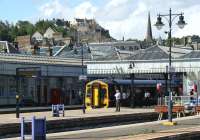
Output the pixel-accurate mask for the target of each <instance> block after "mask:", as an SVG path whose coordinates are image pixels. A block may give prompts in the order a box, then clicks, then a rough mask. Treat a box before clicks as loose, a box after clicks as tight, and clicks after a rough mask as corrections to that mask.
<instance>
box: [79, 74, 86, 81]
mask: <svg viewBox="0 0 200 140" xmlns="http://www.w3.org/2000/svg"><path fill="white" fill-rule="evenodd" d="M79 80H87V75H79Z"/></svg>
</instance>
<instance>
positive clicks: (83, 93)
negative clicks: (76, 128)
mask: <svg viewBox="0 0 200 140" xmlns="http://www.w3.org/2000/svg"><path fill="white" fill-rule="evenodd" d="M81 74H82V75H84V71H83V45H81ZM82 95H83V114H85V92H84V79H82Z"/></svg>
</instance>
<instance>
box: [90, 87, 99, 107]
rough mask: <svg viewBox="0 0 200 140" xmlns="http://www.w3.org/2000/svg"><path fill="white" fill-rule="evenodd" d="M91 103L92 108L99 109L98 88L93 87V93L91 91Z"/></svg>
mask: <svg viewBox="0 0 200 140" xmlns="http://www.w3.org/2000/svg"><path fill="white" fill-rule="evenodd" d="M92 95H93V96H92V101H93V102H92V103H93V106H94V107H99V98H100V96H99V95H100V93H99V88H98V87H94V88H93V91H92Z"/></svg>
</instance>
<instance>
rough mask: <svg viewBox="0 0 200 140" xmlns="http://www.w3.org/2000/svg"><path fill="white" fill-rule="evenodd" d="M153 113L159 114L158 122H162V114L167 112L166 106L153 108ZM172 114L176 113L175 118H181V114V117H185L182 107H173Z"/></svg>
mask: <svg viewBox="0 0 200 140" xmlns="http://www.w3.org/2000/svg"><path fill="white" fill-rule="evenodd" d="M155 111H156V112H158V113H159V116H158V120H162V117H163V113H167V112H168V106H165V105H158V106H155ZM172 113H176V116H177V118H180V117H181V113H182V114H183V116H185V113H184V106H173V108H172Z"/></svg>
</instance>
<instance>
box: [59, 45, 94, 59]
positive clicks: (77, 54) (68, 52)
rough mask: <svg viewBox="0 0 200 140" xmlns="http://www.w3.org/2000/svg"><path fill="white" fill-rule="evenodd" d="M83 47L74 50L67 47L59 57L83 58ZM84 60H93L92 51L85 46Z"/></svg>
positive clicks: (75, 47) (74, 47)
mask: <svg viewBox="0 0 200 140" xmlns="http://www.w3.org/2000/svg"><path fill="white" fill-rule="evenodd" d="M81 49H82V48H81V47H77V46H73V48H72V49H71V48H69V47H65V48H64V49H63V50H62V52H60V53H59V55H57V56H58V57H64V58H77V59H81V58H82V52H81ZM83 59H91V53H90V49H89V48H88V47H87V46H85V45H83Z"/></svg>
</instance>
